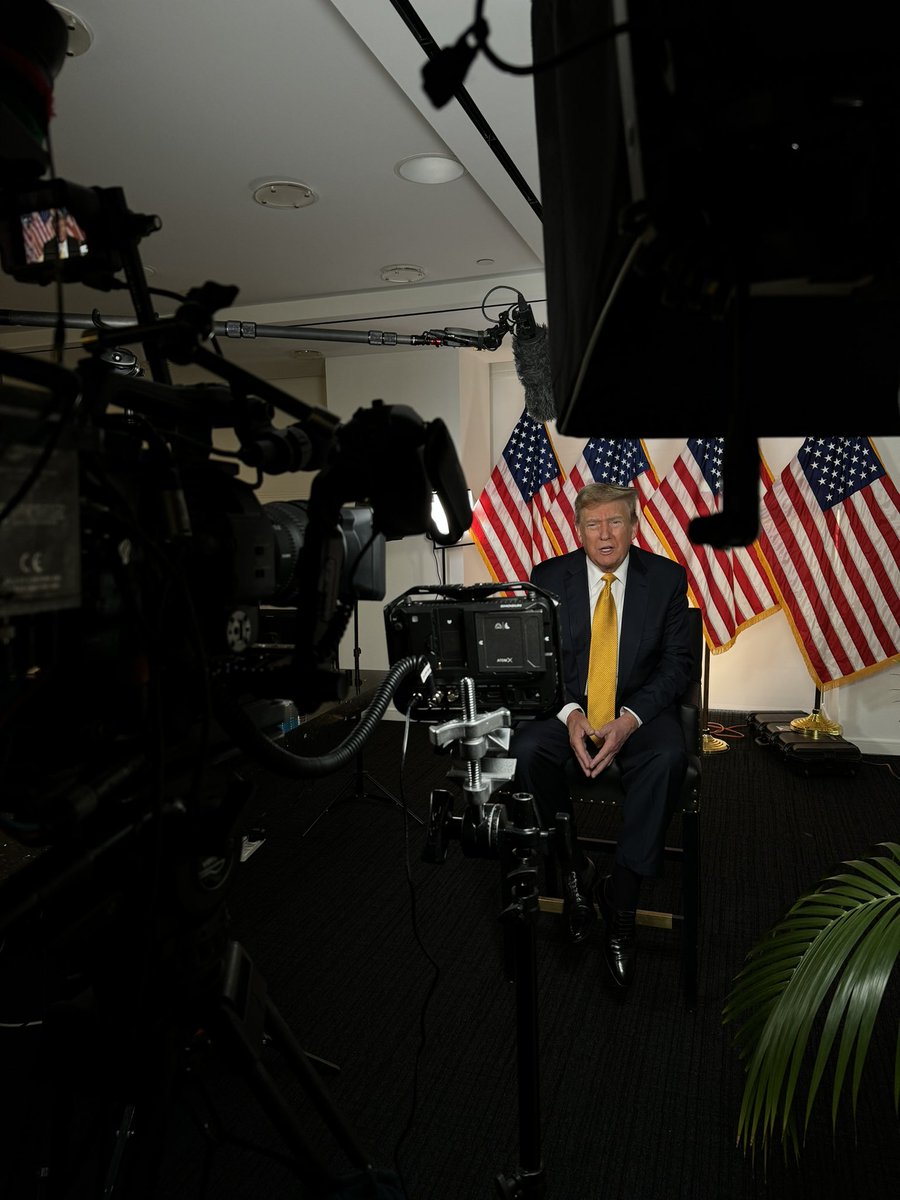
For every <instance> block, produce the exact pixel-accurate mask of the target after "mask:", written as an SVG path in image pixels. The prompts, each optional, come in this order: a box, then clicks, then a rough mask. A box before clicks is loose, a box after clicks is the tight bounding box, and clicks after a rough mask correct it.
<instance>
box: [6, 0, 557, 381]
mask: <svg viewBox="0 0 900 1200" xmlns="http://www.w3.org/2000/svg"><path fill="white" fill-rule="evenodd" d="M65 7H66V9H68V10H69V11H70V12H71V13H73V14H74V15H75V17H76V18H77V19H78V21H79V22H80V23H82V24H83V26H84V27H85V28H86V30H87V33H88V34H89V35H90V46H89V49H88V50H87V51H86V52H85V53H83V54H79V55H77V56H74V57H70V58H69V59H67V61H66V62H65V64H64V65H63V68H62V70H61V71H60V73H59V75H58V77H57V79H56V83H55V98H54V107H55V113H56V115H55V117H54V119H53V121H52V123H51V127H50V128H51V139H52V149H53V153H54V156H55V168H56V174H57V175H59V176H61V177H63V178H65V179H67V180H69V181H71V182H73V183H78V184H81V185H84V186H99V187H114V186H117V187H121V188H122V189H123V190H124V194H125V199H126V201H127V203H128V206H129V208H130V209H132V210H133V211H135V212H139V213H153V214H157V215H158V216H159V217H160V219H161V221H162V228H161V230H160V231H159V232H156V233H154V234H152V235H151V236H150V237H148V238H146V239H144V240H143V241H142V243H141V245H140V252H141V258H142V260H143V263H144V265H145V267H147V268H149V269H151V270H152V274H150V276H149V282H150V284H151V286H154V287H159V288H164V289H166V290H168V291H174V292H178V293H184V292H185V291H187V290H188V289H189V288H191V287H194V286H198V285H200V284H202V283H204V282H205V281H207V280H214V281H216V282H218V283H223V284H233V285H235V286H236V287H237V288H238V289H239V294H238V297H237V300H236V302H235V306H234V307H233V308H232V309H231V310H229V311H228V312H227V313H226V312H219V313H218V314H217V320H218V321H224V320H225V319H226V318H232V317H234V318H238V319H241V320H243V321H248V322H252V323H254V324H257V325H263V326H265V325H284V324H291V323H293V324H307V325H324V324H326V323H330V325H331V326H332V327H334V328H338V329H350V330H353V331H355V332H362V333H368V332H369V331H370V330H379V331H382V330H383V331H394V332H398V333H401V334H421V333H423V332H424V331H425V330H427V329H433V328H446V327H458V326H462V327H468V328H476V329H481V328H484V327H485V325H486V321H485V319H484V317H483V316H482V315H481V313H480V311H479V306H480V304H481V301H482V299H483V298H484V297H485V294H486V293H487V291H488V289H489V288H491V287H493V286H495V285H497V284H508V285H511V286H513V287H514V288H516V289H518V290H522V291H523V292H524V293H525V294H526V297H527V298H528V299H529V300H534V301H539V300H541V299H543V286H544V285H543V269H542V268H543V246H542V228H541V220H540V215H539V213H538V212H536V211H535V208H534V206H533V205H532V204H530V203H529V201H528V199H527V198H526V197H525V196H524V195H523V194H522V192H521V191H520V190H519V188H518V187H517V186H516V184H515V182H514V181H513V180H512V178H511V177H510V174H509V173H508V172H507V170H506V169H505V168H504V167H503V165H502V164H501V163H500V161H498V158H497V156H496V155H495V154H494V153H493V151H492V149H491V146H490V145H489V143H488V141H486V140H485V138H484V137H483V136H482V134H481V133H480V132H479V131H478V130H477V129H476V128H475V125H474V124H473V122H472V121H471V119H470V118H469V116H467V115H466V113H465V112H464V111H463V109H462V108H461V106H460V105H459V104H458V103H457V101H456V100H451V101H450V103H449V104H447V105H446V106H445V107H444V108H441V109H437V108H435V107H434V106H433V105H432V103H431V101H430V100H429V99H428V97H427V96H426V95H425V92H424V90H423V88H422V79H421V70H422V66H423V65H424V63H425V62H426V61H427V60H426V55H425V52H424V50H423V49H422V47H421V46H420V45H419V43H418V42H417V40H416V39H415V37H414V36H413V34H412V32H411V31H410V30H409V29H408V28H407V26H406V25H405V23H404V22H403V20H402V19H401V17H400V16H399V15H398V13H397V11H396V10H395V8H394V6H393V5H392V4H391V3H390V2H389V0H255V2H254V3H252V4H248V3H247V2H246V0H215V3H207V2H205V0H148V2H145V3H138V2H137V0H130V2H128V3H123V0H75V2H74V3H73V4H71V5H67V6H65ZM530 7H531V6H530V4H529V3H528V0H488V2H487V3H486V4H485V7H484V16H485V18H486V19H487V20H488V22H489V26H490V31H491V36H490V45H491V48H492V49H493V50H494V52H495V53H496V54H497V55H499V56H500V57H501V58H503V59H504V60H506V61H508V62H511V63H515V64H522V63H527V62H528V61H530V59H531V40H530ZM414 9H415V12H416V13H417V14H418V17H419V19H420V21H421V22H422V24H423V25H424V26H425V27H426V28H427V30H428V32H429V33H430V34H431V36H432V37H433V39H434V41H435V42H436V43H437V44H438V45H440V46H444V45H448V44H452V43H454V42H456V41H457V39H458V38H459V37H460V35H461V34H462V33H463V31H464V30H466V29H467V28H468V26H469V25H470V24H471V23H472V21H473V19H474V11H475V0H414ZM466 88H467V90H468V92H469V93H470V95H471V97H472V99H473V100H474V102H475V103H476V105H477V106H478V107H479V109H480V110H481V112H482V113H483V115H484V117H485V119H486V121H487V122H488V123H489V125H490V126H491V128H492V129H493V131H494V133H495V134H496V137H497V139H498V141H499V143H500V144H501V145H502V147H504V148H505V150H506V152H507V153H508V155H509V156H510V158H511V159H512V160H513V162H514V163H515V165H516V167H517V168H518V170H519V172H520V173H521V175H522V176H523V177H524V179H525V180H526V181H527V183H528V185H529V186H530V188H531V189H532V191H533V192H534V194H535V196H539V195H540V187H539V179H538V166H537V145H536V139H535V133H534V112H533V98H532V83H531V78H530V76H527V75H515V74H510V73H507V72H503V71H500V70H498V69H497V68H496V67H495V66H493V65H492V64H491V63H489V62H488V61H487V59H486V58H485V57H484V56H483V55H479V56H478V57H477V58H476V60H475V62H474V63H473V65H472V68H471V70H470V71H469V74H468V77H467V79H466ZM425 152H439V153H450V154H452V155H453V156H455V157H456V158H457V159H459V161H460V162H461V163H462V164H463V166H464V167H465V169H466V173H465V175H463V177H462V178H460V179H458V180H456V181H455V182H452V183H449V184H445V185H442V186H427V185H422V184H415V183H408V182H406V181H404V180H402V179H401V178H399V177H398V175H397V174H396V173H395V170H394V167H395V164H396V163H397V162H398V161H399V160H400V159H403V158H406V157H408V156H410V155H415V154H422V153H425ZM267 179H278V180H293V181H299V182H302V183H305V184H307V185H308V186H309V188H311V189H312V191H313V192H314V193H315V194H316V195H317V197H318V200H317V202H316V203H315V204H313V205H311V206H309V207H305V208H302V209H287V210H276V209H272V208H266V207H262V206H260V205H258V204H256V203H255V202H254V201H253V199H252V192H253V190H254V188H255V187H257V186H258V185H259V184H260V183H261V182H262V181H264V180H267ZM479 260H481V261H479ZM392 264H415V265H418V266H420V267H421V268H422V269H423V270H424V272H425V279H424V280H423V281H422V282H421V283H419V284H416V285H415V286H401V285H396V284H385V283H384V282H383V281H382V279H381V276H380V272H381V269H382V268H383V267H385V266H388V265H392ZM514 299H515V296H514V295H513V294H512V293H511V292H508V291H507V292H500V293H498V294H495V295H494V296H493V297H491V301H489V302H493V303H494V304H499V305H501V306H508V304H509V303H511V302H512V301H513V300H514ZM155 303H156V304H157V306H158V311H159V313H160V315H164V314H167V313H170V312H172V311H174V308H175V302H174V301H172V300H168V299H159V300H155ZM54 305H55V297H54V293H53V290H52V289H51V288H49V287H39V286H36V285H34V284H20V283H17V282H15V281H14V280H12V279H11V278H10V277H9V276H8V275H0V309H4V310H6V311H7V312H8V311H9V310H13V311H16V312H26V313H30V312H33V311H45V312H49V311H53V310H54ZM65 307H66V311H67V312H68V313H73V314H82V315H84V314H88V313H90V312H91V310H92V309H98V310H99V312H100V315H101V317H102V315H104V314H108V315H126V314H127V315H131V313H132V312H133V310H132V308H131V303H130V300H129V297H128V294H127V292H125V293H105V292H97V291H89V290H88V289H85V288H81V287H75V286H71V287H69V288H67V290H66V294H65ZM536 311H537V313H538V316H539V319H543V318H542V317H541V309H540V308H538V309H537V310H536ZM493 312H494V313H496V309H494V310H493ZM23 324H25V325H26V327H24V328H23V327H17V328H15V329H9V328H8V327H7V328H6V329H5V330H3V329H2V328H0V344H4V345H7V346H11V347H14V348H23V347H25V346H29V347H37V346H41V345H45V346H46V345H47V344H48V343H49V341H50V339H51V334H50V332H49V331H48V330H46V329H44V330H37V329H35V328H34V327H27V324H26V323H23ZM79 337H80V333H78V332H70V333H69V335H68V342H69V343H72V344H76V345H77V342H78V339H79ZM222 345H223V349H224V350H225V352H226V353H227V355H228V356H229V357H230V358H233V359H235V360H236V361H240V362H242V363H244V365H246V366H247V367H248V368H249V369H251V370H254V371H256V372H257V373H260V374H265V375H267V376H268V377H270V378H276V377H279V376H281V377H283V376H286V375H291V374H293V375H297V374H303V373H309V372H315V371H316V370H317V369H320V368H319V367H318V366H317V365H311V364H309V363H307V364H306V365H304V363H298V352H299V353H300V355H301V356H302V358H303V359H304V360H308V359H309V358H310V356H309V354H308V353H305V352H307V351H310V350H313V351H318V352H319V353H320V354H322V355H325V356H328V355H336V354H347V353H354V352H359V350H360V349H364V350H368V347H367V346H365V345H362V346H359V345H357V344H355V343H347V342H335V341H331V340H327V341H310V340H293V339H290V340H287V339H280V338H266V339H264V340H260V339H257V341H256V342H255V343H253V342H248V341H246V340H241V341H236V340H232V339H226V340H223V341H222ZM135 350H136V351H137V352H138V356H139V357H140V356H141V355H140V347H139V346H138V347H135ZM395 352H396V351H392V350H390V349H387V348H386V349H384V351H383V353H386V354H388V353H395ZM431 352H433V351H431V350H428V349H423V350H422V353H431ZM318 361H320V360H318Z"/></svg>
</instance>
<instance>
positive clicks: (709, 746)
mask: <svg viewBox="0 0 900 1200" xmlns="http://www.w3.org/2000/svg"><path fill="white" fill-rule="evenodd" d="M703 650H704V661H703V753H704V754H718V753H719V752H720V751H722V750H727V749H728V743H727V742H726V741H723V740H722V738H719V737H714V736H713V734H711V733H710V732H709V645H708V644H707V645H704V647H703Z"/></svg>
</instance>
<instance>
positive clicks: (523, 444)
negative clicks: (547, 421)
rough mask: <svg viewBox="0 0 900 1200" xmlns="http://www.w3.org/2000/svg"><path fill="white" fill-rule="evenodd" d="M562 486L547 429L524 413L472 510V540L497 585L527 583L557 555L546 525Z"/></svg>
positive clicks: (560, 471)
mask: <svg viewBox="0 0 900 1200" xmlns="http://www.w3.org/2000/svg"><path fill="white" fill-rule="evenodd" d="M561 483H562V469H561V468H560V465H559V461H558V459H557V457H556V452H555V450H554V449H553V445H552V443H551V441H550V438H549V435H548V433H547V428H546V426H545V425H543V424H541V423H540V422H538V421H535V420H533V418H532V417H530V416H529V415H528V413H527V412H526V411H525V410H523V412H522V415H521V416H520V417H519V419H518V421H517V422H516V424H515V427H514V429H513V431H512V433H511V434H510V438H509V441H508V442H507V443H506V446H505V447H504V449H503V453H502V454H501V455H500V458H499V459H498V461H497V465H496V466H495V467H494V469H493V470H492V471H491V475H490V478H489V479H488V482H487V484H486V485H485V487H484V489H483V491H482V493H481V495H480V496H479V497H478V499H477V500H476V502H475V505H474V507H473V510H472V539H473V541H474V542H475V544H476V545H477V546H478V548H479V550H480V551H481V556H482V558H483V559H484V561H485V564H486V566H487V568H488V570H489V571H490V573H491V575H492V576H493V578H494V579H495V580H497V581H498V582H505V581H507V580H508V581H510V582H512V581H514V580H515V581H523V580H527V579H528V578H529V577H530V575H531V568H532V567H533V566H534V565H535V564H536V563H539V562H543V561H544V559H546V558H554V557H555V556H556V553H557V551H556V547H555V546H554V544H553V542H552V541H551V539H550V537H549V535H548V533H547V529H546V527H545V524H544V521H545V518H546V516H547V510H548V508H549V506H550V504H551V502H552V501H553V499H554V498H555V496H556V494H557V492H558V490H559V487H560V485H561Z"/></svg>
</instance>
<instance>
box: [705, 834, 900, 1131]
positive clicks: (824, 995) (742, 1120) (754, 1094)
mask: <svg viewBox="0 0 900 1200" xmlns="http://www.w3.org/2000/svg"><path fill="white" fill-rule="evenodd" d="M841 868H842V869H839V870H837V871H835V872H834V873H832V874H831V875H829V876H827V877H826V878H825V879H823V880H822V882H821V883H820V884H819V886H818V887H817V888H815V889H814V890H812V891H810V892H807V893H805V894H804V895H802V896H800V897H799V899H798V900H797V901H795V903H794V904H793V905H792V906H791V908H790V909H789V910H788V912H787V913H786V915H785V916H784V917H783V918H782V919H781V920H780V921H779V922H778V923H777V924H776V925H775V926H773V928H772V929H771V930H770V931H769V932H768V933H767V934H766V935H765V936H764V937H763V938H761V939H760V940H759V941H758V942H757V943H756V945H755V946H753V947H752V948H751V950H750V952H749V953H748V955H747V957H746V959H745V961H744V964H743V966H742V967H741V969H740V971H739V972H738V974H737V975H736V976H735V979H734V981H733V983H732V987H731V990H730V991H729V993H728V995H727V996H726V999H725V1003H724V1006H723V1009H722V1020H723V1023H724V1024H729V1023H731V1024H733V1025H734V1026H735V1034H734V1043H735V1046H736V1048H737V1050H738V1053H739V1055H740V1057H741V1059H742V1060H743V1062H744V1069H745V1072H746V1079H745V1086H744V1094H743V1097H742V1099H741V1108H740V1112H739V1115H738V1144H739V1145H742V1147H743V1149H744V1151H745V1153H746V1152H748V1150H752V1151H753V1152H754V1153H755V1151H756V1149H757V1147H758V1146H761V1147H762V1149H763V1153H764V1155H767V1154H768V1149H769V1146H770V1144H771V1143H772V1142H773V1141H776V1140H777V1141H780V1142H781V1143H782V1145H783V1146H784V1148H785V1153H786V1152H787V1148H788V1147H789V1146H790V1147H792V1148H793V1150H794V1152H795V1154H797V1153H799V1139H798V1119H797V1113H796V1105H797V1100H798V1093H799V1092H800V1091H801V1081H802V1080H803V1077H804V1069H805V1064H806V1062H807V1060H808V1057H809V1056H810V1054H811V1051H812V1049H813V1048H814V1049H815V1056H814V1061H813V1064H812V1068H811V1072H810V1076H809V1082H808V1085H807V1090H806V1102H805V1106H804V1117H803V1129H804V1130H806V1129H807V1128H808V1126H809V1121H810V1118H811V1115H812V1112H813V1109H814V1107H815V1101H816V1098H817V1095H818V1093H819V1091H820V1087H821V1083H822V1081H823V1078H824V1074H825V1071H826V1068H827V1066H828V1063H829V1062H832V1061H833V1063H834V1082H833V1085H832V1091H831V1120H832V1127H834V1126H835V1125H836V1122H837V1117H838V1112H839V1106H840V1100H841V1096H842V1094H843V1092H844V1090H845V1087H846V1084H847V1081H848V1079H849V1086H850V1094H851V1110H852V1114H853V1117H854V1119H855V1114H856V1109H857V1100H858V1096H859V1090H860V1086H861V1082H862V1079H863V1070H864V1066H865V1061H866V1056H867V1054H868V1050H869V1046H870V1044H871V1040H872V1035H873V1031H874V1028H875V1024H876V1021H877V1019H878V1015H879V1011H880V1008H881V1003H882V1000H883V998H884V994H885V991H886V989H887V985H888V980H889V978H890V976H891V973H892V971H893V970H894V967H895V965H896V962H897V959H898V958H900V844H898V843H895V842H883V843H880V844H879V845H878V846H877V847H875V850H874V851H873V852H872V853H871V854H869V855H868V856H866V857H864V858H860V859H852V860H849V861H847V862H845V863H842V864H841ZM814 1029H818V1030H819V1032H818V1045H817V1046H814V1042H813V1031H814ZM893 1098H894V1107H895V1110H897V1111H898V1112H900V1030H898V1038H897V1050H896V1055H895V1063H894V1097H893Z"/></svg>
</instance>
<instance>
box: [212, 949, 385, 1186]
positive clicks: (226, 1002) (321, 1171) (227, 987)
mask: <svg viewBox="0 0 900 1200" xmlns="http://www.w3.org/2000/svg"><path fill="white" fill-rule="evenodd" d="M220 1015H221V1017H222V1021H223V1029H224V1030H225V1031H226V1033H227V1036H228V1038H229V1041H230V1043H231V1046H232V1048H233V1049H234V1050H236V1051H237V1053H238V1056H239V1058H240V1060H241V1063H240V1065H241V1067H242V1069H243V1071H244V1073H245V1076H246V1078H247V1081H248V1083H249V1085H250V1087H251V1088H252V1090H253V1091H254V1093H255V1094H256V1097H257V1099H258V1100H259V1102H260V1105H261V1107H262V1108H263V1110H264V1111H265V1113H266V1115H267V1116H268V1117H269V1119H270V1120H271V1121H272V1124H273V1125H274V1126H275V1128H276V1130H277V1131H278V1133H279V1134H280V1135H281V1137H282V1139H283V1140H284V1142H285V1144H286V1145H287V1146H288V1147H289V1149H290V1150H291V1152H292V1154H293V1156H294V1158H295V1159H296V1161H297V1167H298V1172H299V1173H300V1174H301V1176H302V1177H303V1178H304V1179H306V1180H308V1181H309V1182H310V1183H311V1184H312V1186H313V1188H315V1189H319V1190H324V1189H326V1188H329V1187H333V1186H334V1182H335V1180H334V1177H333V1176H332V1174H331V1173H330V1172H329V1171H328V1170H327V1169H326V1167H325V1165H324V1164H323V1162H322V1160H321V1158H320V1157H319V1156H318V1155H317V1154H316V1152H315V1151H314V1150H313V1148H312V1146H311V1144H310V1142H309V1139H308V1138H307V1136H306V1133H305V1131H304V1130H303V1128H302V1126H301V1124H300V1121H299V1119H298V1117H297V1115H296V1113H295V1112H294V1111H293V1109H292V1108H291V1106H290V1105H289V1104H288V1102H287V1100H286V1098H285V1096H284V1095H283V1093H282V1092H281V1091H280V1090H279V1089H278V1086H277V1084H276V1083H275V1082H274V1080H273V1079H272V1077H271V1075H270V1073H269V1071H268V1069H267V1068H266V1066H265V1064H264V1063H263V1062H262V1059H261V1058H260V1054H259V1050H260V1048H261V1046H262V1041H263V1034H264V1033H266V1032H268V1033H269V1035H270V1037H271V1039H272V1041H273V1043H274V1044H275V1045H276V1046H277V1047H278V1049H280V1050H281V1051H282V1052H283V1053H284V1054H285V1055H286V1056H287V1058H288V1060H289V1062H290V1065H291V1066H292V1068H293V1070H294V1072H295V1074H296V1076H297V1079H298V1080H299V1081H300V1083H302V1085H303V1087H304V1089H305V1091H306V1092H307V1094H308V1095H309V1097H310V1099H311V1100H312V1101H313V1103H314V1105H315V1108H316V1110H317V1111H318V1113H319V1115H320V1116H321V1118H322V1120H323V1121H324V1123H325V1125H326V1126H327V1127H328V1129H329V1131H330V1132H331V1133H332V1135H333V1136H334V1138H335V1140H336V1141H337V1142H338V1144H339V1145H340V1147H341V1149H342V1150H343V1151H344V1153H345V1154H346V1155H347V1157H348V1158H349V1160H350V1161H351V1162H352V1163H353V1165H354V1166H356V1167H360V1168H365V1167H367V1166H369V1158H368V1156H367V1155H366V1154H365V1153H364V1151H363V1150H362V1149H361V1148H360V1146H359V1144H358V1143H357V1141H356V1139H355V1137H354V1136H353V1134H352V1133H351V1132H350V1130H349V1129H348V1128H347V1125H346V1124H345V1122H344V1120H343V1118H342V1117H341V1115H340V1113H339V1112H338V1110H337V1108H336V1107H335V1106H334V1104H333V1102H332V1100H331V1097H330V1096H329V1095H328V1092H327V1091H326V1089H325V1086H324V1084H323V1083H322V1080H321V1078H320V1077H319V1075H318V1073H317V1071H316V1070H315V1069H314V1068H313V1067H312V1065H311V1064H310V1062H309V1059H308V1057H307V1055H306V1053H305V1052H304V1050H303V1049H302V1047H301V1046H300V1044H299V1043H298V1042H297V1040H296V1038H295V1037H294V1035H293V1033H292V1032H291V1030H290V1029H289V1027H288V1025H287V1024H286V1022H285V1021H284V1019H283V1018H282V1016H281V1014H280V1013H279V1012H278V1010H277V1009H276V1008H275V1006H274V1005H273V1004H272V1002H271V1000H270V999H269V997H268V995H267V993H266V986H265V982H264V980H263V979H262V976H261V975H260V974H259V972H258V971H257V970H256V968H255V967H254V965H253V963H252V962H251V961H250V958H249V957H248V955H247V953H246V951H245V950H244V948H243V947H242V946H241V945H240V944H239V943H237V942H232V943H231V945H230V946H229V949H228V955H227V961H226V968H225V980H224V985H223V990H222V996H221V1001H220Z"/></svg>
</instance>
